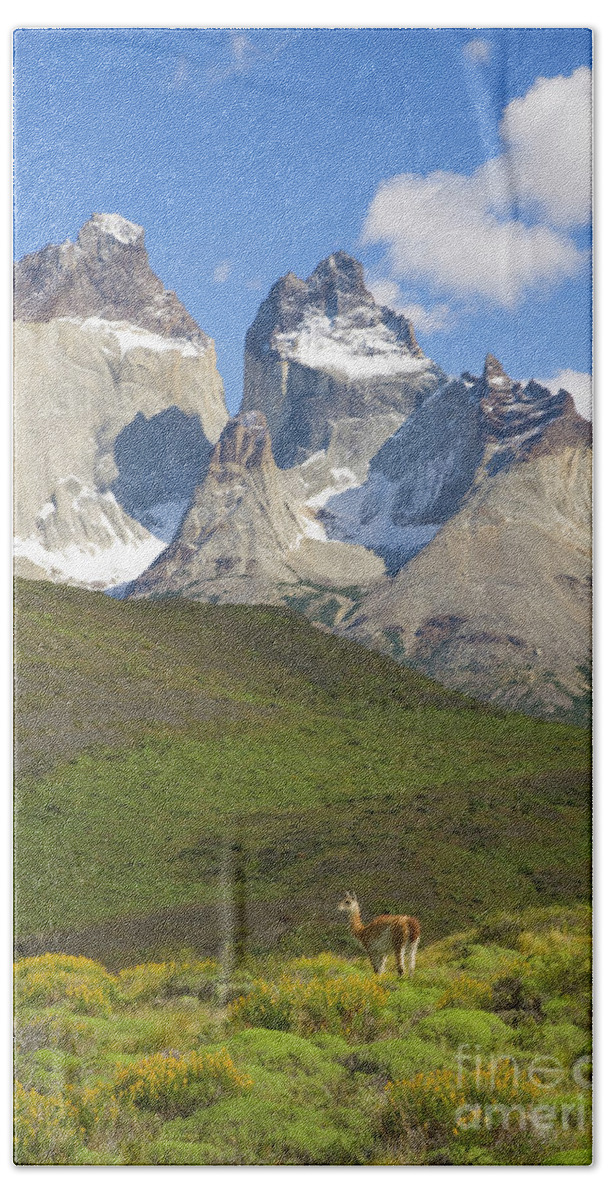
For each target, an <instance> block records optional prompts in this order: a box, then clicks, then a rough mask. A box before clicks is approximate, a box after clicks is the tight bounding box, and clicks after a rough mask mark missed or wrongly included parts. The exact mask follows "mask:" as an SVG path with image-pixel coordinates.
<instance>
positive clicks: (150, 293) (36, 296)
mask: <svg viewBox="0 0 608 1200" xmlns="http://www.w3.org/2000/svg"><path fill="white" fill-rule="evenodd" d="M15 317H16V320H15V336H14V354H15V367H14V396H15V535H16V547H15V548H16V567H17V570H18V572H20V573H22V574H28V575H35V576H38V577H39V576H42V577H51V578H54V579H59V580H63V581H67V582H75V583H81V584H85V585H86V586H94V587H107V586H110V585H112V584H117V583H120V582H122V581H124V580H128V579H132V578H133V577H134V576H136V575H138V574H139V573H140V571H141V570H142V569H143V568H144V567H145V566H146V565H147V563H149V562H150V561H151V560H152V559H153V558H155V557H156V556H157V554H158V553H159V551H160V550H161V549H162V547H163V545H164V544H165V542H166V540H167V539H168V538H169V537H170V536H171V535H172V533H173V531H174V529H175V527H176V525H177V524H178V523H179V519H180V518H181V514H182V513H183V510H184V508H185V507H186V506H187V504H188V502H189V499H190V495H191V492H192V487H193V485H194V482H195V481H196V480H198V479H199V478H200V476H201V473H202V472H203V471H204V469H205V468H206V465H207V463H208V460H209V454H210V451H211V448H212V446H213V444H214V443H215V442H216V441H217V439H218V437H219V435H220V433H221V430H222V428H223V426H224V424H225V422H226V420H227V417H228V414H227V411H226V407H225V403H224V394H223V385H222V381H221V378H220V376H219V374H218V371H217V368H216V364H215V351H214V346H213V342H212V341H211V339H210V338H208V337H207V336H206V334H205V333H203V331H202V330H201V329H199V327H198V325H197V324H196V322H195V321H194V320H193V318H192V317H191V316H190V315H189V314H188V312H187V311H186V309H185V308H184V307H183V305H182V304H181V303H180V301H179V300H178V299H177V297H176V296H175V294H174V293H173V292H168V291H166V290H165V289H164V287H163V285H162V283H161V282H160V280H159V279H158V278H157V277H156V276H155V275H154V273H153V271H152V270H151V268H150V265H149V263H148V258H147V254H146V249H145V244H144V234H143V230H142V229H141V228H140V227H139V226H137V225H133V224H132V223H130V222H128V221H125V220H124V219H123V218H122V217H119V216H117V215H114V214H97V215H95V216H94V217H93V218H92V220H91V221H88V222H87V223H86V225H84V226H83V228H82V229H81V231H80V233H79V235H78V238H77V240H76V242H75V243H72V242H66V243H64V244H63V245H62V246H47V247H46V248H45V249H43V250H41V251H39V252H37V253H36V254H30V255H27V256H26V258H24V259H22V260H21V262H19V263H17V264H16V267H15ZM159 415H160V417H161V420H160V423H159ZM167 421H168V422H169V425H170V426H171V430H172V432H173V435H174V436H173V438H172V444H173V451H172V454H173V459H174V460H175V459H177V460H180V455H181V457H182V458H183V459H184V463H185V464H186V465H185V466H184V467H183V470H182V471H181V479H180V470H179V467H176V465H175V461H174V463H173V469H174V475H175V480H176V485H175V489H174V490H173V492H172V495H171V497H170V498H167V494H166V461H165V457H166V449H165V448H166V437H165V439H164V440H163V435H165V434H166V426H167ZM184 421H185V422H186V423H185V424H184ZM193 444H194V445H195V446H196V447H197V449H196V454H197V455H198V458H197V461H196V462H194V463H193V462H192V446H193ZM117 446H118V450H117ZM119 451H122V455H121V453H120V452H119ZM180 488H181V491H180ZM167 503H168V504H169V505H170V508H171V512H170V514H168V513H167V512H166V511H165V510H163V505H166V504H167ZM159 506H160V510H162V511H160V510H159Z"/></svg>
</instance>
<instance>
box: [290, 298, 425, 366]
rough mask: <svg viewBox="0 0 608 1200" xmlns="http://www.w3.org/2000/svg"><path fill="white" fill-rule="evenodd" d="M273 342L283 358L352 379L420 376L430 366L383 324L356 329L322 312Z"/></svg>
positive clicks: (340, 318) (348, 321)
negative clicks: (382, 376)
mask: <svg viewBox="0 0 608 1200" xmlns="http://www.w3.org/2000/svg"><path fill="white" fill-rule="evenodd" d="M274 341H275V345H276V348H277V350H278V351H279V353H280V355H281V357H282V358H284V359H285V358H286V359H289V360H291V361H292V362H299V363H301V364H302V366H305V367H311V368H312V369H314V370H320V371H336V372H338V373H339V374H341V375H346V376H348V377H349V378H352V379H372V378H374V377H377V376H379V375H392V376H394V375H422V374H424V373H425V372H426V371H427V370H428V368H430V367H431V365H432V364H431V361H430V359H428V358H424V357H423V358H419V357H416V356H415V355H414V354H412V353H411V351H409V350H408V349H407V347H406V346H404V344H403V342H400V341H399V340H398V339H397V335H396V334H395V333H394V332H393V331H392V330H391V329H388V328H387V326H386V325H372V326H367V327H365V328H356V327H354V326H353V324H352V319H351V318H349V317H339V316H338V317H334V318H333V319H330V318H329V317H326V316H325V315H324V314H323V313H312V314H311V315H310V316H309V317H308V318H307V319H306V321H305V323H304V324H303V325H301V326H300V327H299V328H298V329H295V330H290V331H288V332H287V333H277V334H275V338H274Z"/></svg>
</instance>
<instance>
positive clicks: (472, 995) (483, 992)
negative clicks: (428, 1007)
mask: <svg viewBox="0 0 608 1200" xmlns="http://www.w3.org/2000/svg"><path fill="white" fill-rule="evenodd" d="M491 1003H492V988H491V987H490V985H489V984H488V983H483V982H482V981H481V980H479V979H472V978H471V976H470V975H460V976H458V978H457V979H455V980H454V982H453V983H451V984H450V986H449V987H448V988H446V990H445V992H443V994H442V995H441V996H440V997H439V1000H438V1001H437V1008H466V1009H469V1010H470V1009H476V1008H489V1007H490V1006H491Z"/></svg>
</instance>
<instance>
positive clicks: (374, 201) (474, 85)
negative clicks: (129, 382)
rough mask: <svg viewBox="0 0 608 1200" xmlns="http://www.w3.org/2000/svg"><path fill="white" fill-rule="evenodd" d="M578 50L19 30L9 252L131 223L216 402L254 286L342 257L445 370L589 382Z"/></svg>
mask: <svg viewBox="0 0 608 1200" xmlns="http://www.w3.org/2000/svg"><path fill="white" fill-rule="evenodd" d="M590 53H591V42H590V34H589V33H588V32H587V31H586V30H581V29H575V30H563V29H562V30H560V29H544V30H543V29H540V30H522V29H516V30H491V29H490V30H487V29H484V30H481V31H476V32H475V31H471V30H466V29H464V30H439V31H431V30H366V29H362V30H294V29H287V30H259V31H256V30H244V31H230V30H177V31H176V30H158V29H148V30H138V29H131V30H128V29H126V30H125V29H121V30H111V29H101V30H90V29H81V30H74V29H71V30H50V31H49V30H37V29H30V30H22V31H18V32H17V33H16V35H15V140H16V170H15V180H16V190H15V195H16V230H15V254H16V257H21V256H22V255H23V254H26V253H29V252H30V251H33V250H36V249H38V248H39V247H40V246H43V245H45V244H47V243H49V242H59V241H63V240H65V238H66V237H72V238H73V237H75V235H76V233H77V231H78V229H79V228H80V226H81V225H82V224H83V223H84V221H86V220H87V219H88V218H89V217H90V215H91V213H92V212H120V213H121V214H122V215H123V216H125V217H127V218H129V219H130V220H133V221H136V222H137V223H138V224H141V225H143V226H144V228H145V230H146V244H147V247H148V252H149V256H150V261H151V264H152V267H153V269H154V270H155V271H156V272H157V274H158V275H159V276H160V277H161V279H162V280H163V282H164V283H165V285H166V286H167V287H171V288H174V289H175V291H176V292H177V293H178V295H179V297H180V299H181V300H182V301H183V302H184V303H185V304H186V306H187V307H188V309H189V310H190V312H191V313H192V314H193V316H194V317H195V318H196V319H197V320H198V321H199V323H200V324H201V326H202V327H203V329H205V330H206V332H208V333H209V334H210V335H211V336H212V337H214V339H215V341H216V347H217V353H218V364H219V367H220V370H221V372H222V375H223V377H224V380H225V383H226V391H227V400H228V404H229V407H230V408H231V409H232V410H235V409H236V408H237V407H238V405H239V403H240V395H241V386H242V359H243V343H244V337H245V332H246V330H247V327H248V325H249V324H250V323H251V321H252V320H253V318H254V316H255V313H256V311H257V307H258V305H259V303H260V302H261V300H262V299H263V298H264V297H265V295H266V294H267V292H268V289H269V287H270V286H271V285H272V283H273V282H274V281H275V280H276V279H277V278H278V277H279V276H280V275H282V274H285V273H286V272H287V271H290V270H291V271H295V272H296V274H298V275H301V276H303V277H305V276H306V275H308V274H310V272H311V271H312V270H313V269H314V267H315V266H316V264H317V262H319V261H320V259H322V258H324V257H325V256H326V255H327V254H329V253H331V252H332V251H334V250H337V249H340V248H342V249H345V250H348V251H350V252H351V253H353V254H355V255H356V256H357V257H358V258H360V259H361V261H362V262H363V263H364V266H365V268H366V273H367V276H368V279H369V280H370V281H371V282H372V283H373V286H374V287H375V288H376V287H377V294H378V295H379V296H380V298H383V299H385V300H386V301H390V302H391V303H392V304H394V305H395V306H396V307H400V308H402V309H403V310H404V311H409V312H410V314H411V315H412V316H413V318H414V323H415V326H416V328H417V332H418V335H419V340H420V342H421V344H422V345H423V347H424V349H425V350H426V351H427V352H428V353H429V354H430V355H431V356H432V357H433V358H435V359H436V360H437V361H438V362H439V363H440V364H441V365H442V366H443V367H444V369H446V370H447V371H449V372H453V373H459V372H460V371H462V370H465V369H468V370H472V371H479V370H480V369H481V366H482V364H483V359H484V357H485V354H486V353H487V352H488V351H491V352H493V353H495V354H497V355H498V357H500V358H502V359H503V361H504V363H505V366H506V368H507V370H508V371H509V373H510V374H511V375H513V376H514V377H521V378H523V377H529V376H530V375H535V376H536V377H537V378H540V379H548V378H553V377H555V376H558V375H559V374H560V373H561V372H562V371H564V370H567V369H569V370H571V371H576V372H587V371H589V369H590V298H589V265H588V254H587V251H588V246H589V229H588V222H587V215H586V202H585V197H584V191H585V186H586V181H585V166H584V155H583V157H582V158H581V143H582V142H584V136H583V134H581V132H580V129H581V128H582V126H580V127H579V124H577V122H578V121H579V117H580V109H581V106H583V107H584V103H585V99H584V98H585V86H586V82H585V78H586V73H585V72H584V71H583V72H581V71H580V68H584V67H587V66H588V65H589V62H590ZM577 72H578V74H577ZM539 80H541V81H542V80H549V81H554V83H553V85H552V87H551V90H549V85H545V84H542V83H541V84H540V85H539V83H538V81H539ZM518 99H521V101H522V103H521V104H520V105H513V103H512V102H513V101H515V100H518ZM577 106H578V107H577ZM505 113H506V114H507V116H506V117H505ZM571 114H574V115H573V116H571ZM580 119H581V120H582V119H583V118H582V117H581V118H580ZM551 121H553V124H554V126H556V128H557V130H560V129H561V131H562V133H561V134H559V135H558V132H556V128H553V127H551ZM501 122H502V124H501ZM562 135H563V136H562ZM509 139H510V140H509ZM583 149H584V147H583ZM488 161H491V162H492V163H493V164H494V165H496V164H497V169H496V171H495V172H494V173H493V174H492V173H489V172H488V169H487V168H485V166H484V164H486V163H488ZM387 181H388V182H387ZM505 231H506V232H505ZM507 234H508V237H509V239H511V240H509V241H508V245H507V246H506V248H505V244H504V238H505V237H506V236H507ZM503 235H504V236H503ZM513 239H514V240H513ZM513 246H515V247H516V251H513V249H512V247H513ZM455 264H456V266H455ZM501 264H502V265H501ZM505 264H506V265H505Z"/></svg>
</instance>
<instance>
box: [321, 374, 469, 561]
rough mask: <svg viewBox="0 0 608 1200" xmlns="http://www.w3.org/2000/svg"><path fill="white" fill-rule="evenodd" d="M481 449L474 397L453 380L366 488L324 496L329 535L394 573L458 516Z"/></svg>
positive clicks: (380, 459) (388, 446) (401, 433)
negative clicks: (374, 555)
mask: <svg viewBox="0 0 608 1200" xmlns="http://www.w3.org/2000/svg"><path fill="white" fill-rule="evenodd" d="M484 444H485V442H484V433H483V421H482V416H481V412H480V408H479V404H478V402H477V400H476V399H475V398H473V397H472V396H471V393H470V390H469V389H468V388H467V386H466V385H465V384H464V382H463V381H462V380H455V381H452V382H451V383H448V384H446V386H445V387H443V388H440V389H439V390H438V391H437V392H435V393H434V394H433V395H432V396H430V397H429V398H428V399H426V400H424V401H423V402H422V404H421V405H420V406H419V407H418V408H417V409H416V410H415V412H413V413H412V415H411V417H409V419H408V420H407V421H406V422H405V423H404V424H403V425H401V426H400V427H399V429H397V431H396V432H395V433H393V435H392V437H390V438H389V439H388V440H387V441H386V442H385V443H384V445H383V446H381V448H380V449H379V450H378V451H377V453H376V454H375V455H374V456H373V457H372V459H371V462H370V464H369V473H368V476H367V479H366V480H365V482H364V483H363V485H362V486H360V487H355V488H350V489H349V490H347V491H343V492H341V493H340V494H339V495H336V496H332V497H330V498H329V499H327V500H326V501H325V503H324V504H323V506H322V508H321V509H320V511H319V512H318V514H317V515H318V519H320V520H322V521H323V524H324V527H325V529H326V531H327V533H328V535H329V536H330V537H336V538H340V539H341V540H343V541H347V542H351V541H352V542H358V543H360V544H361V545H363V546H367V547H368V548H369V549H371V550H374V551H375V552H376V553H377V554H380V555H382V557H383V558H384V561H385V563H386V567H387V570H388V571H389V572H390V573H392V574H394V573H395V572H396V571H398V570H399V568H400V567H402V566H403V565H404V563H406V562H407V561H408V560H409V559H410V558H412V557H413V556H414V555H415V554H417V553H418V551H419V550H421V549H422V547H423V546H425V545H427V544H428V543H429V542H430V541H431V539H432V538H433V537H434V536H435V534H436V533H437V531H438V529H439V528H440V527H441V525H442V524H443V523H444V522H445V521H446V520H447V519H448V518H449V517H450V516H452V514H453V513H454V512H455V511H456V509H457V508H458V506H459V504H460V503H461V501H462V498H463V496H464V495H465V494H466V492H467V491H468V489H469V488H470V486H471V484H472V483H473V480H474V478H475V474H476V471H477V470H478V467H479V465H480V463H481V461H482V458H483V453H484Z"/></svg>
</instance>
